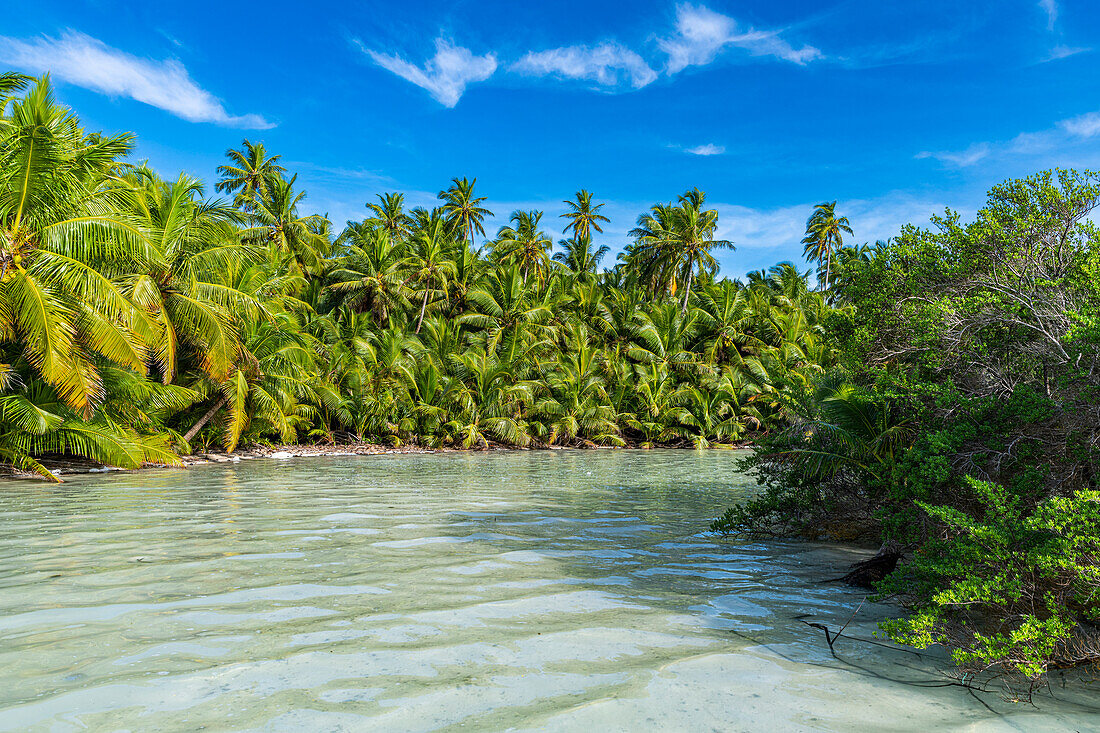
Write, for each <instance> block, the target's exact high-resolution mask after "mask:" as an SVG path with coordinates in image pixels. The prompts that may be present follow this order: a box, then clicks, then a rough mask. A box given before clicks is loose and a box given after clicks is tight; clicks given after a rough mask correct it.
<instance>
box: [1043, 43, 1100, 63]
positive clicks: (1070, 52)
mask: <svg viewBox="0 0 1100 733" xmlns="http://www.w3.org/2000/svg"><path fill="white" fill-rule="evenodd" d="M1091 50H1092V49H1091V48H1086V47H1083V46H1062V45H1059V46H1055V47H1054V48H1052V49H1050V53H1049V54H1047V56H1046V58H1044V59H1043V62H1047V61H1058V60H1059V59H1067V58H1069V57H1070V56H1076V55H1077V54H1079V53H1087V52H1088V51H1091Z"/></svg>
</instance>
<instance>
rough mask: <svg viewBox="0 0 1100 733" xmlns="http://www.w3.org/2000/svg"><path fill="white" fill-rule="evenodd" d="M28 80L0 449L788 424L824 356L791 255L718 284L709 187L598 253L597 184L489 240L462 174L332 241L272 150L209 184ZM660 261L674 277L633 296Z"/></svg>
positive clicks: (1, 242) (243, 155)
mask: <svg viewBox="0 0 1100 733" xmlns="http://www.w3.org/2000/svg"><path fill="white" fill-rule="evenodd" d="M24 88H25V89H26V90H27V91H26V93H25V94H24V96H23V97H20V98H10V97H4V100H5V104H4V107H3V108H2V109H0V118H2V122H3V124H2V125H0V229H2V230H3V232H4V233H5V237H4V238H3V239H0V350H2V352H3V354H2V356H0V361H2V362H3V363H4V364H6V365H7V366H4V367H2V375H3V392H2V393H0V396H2V397H3V399H4V400H5V402H4V403H3V405H2V407H0V431H4V432H2V433H0V456H2V458H3V459H4V460H5V461H6V462H8V463H9V464H11V465H13V466H18V467H19V468H23V469H28V470H35V471H38V472H39V473H43V474H46V475H50V474H49V473H48V472H47V471H46V470H45V469H44V468H43V467H42V465H41V463H40V462H38V460H37V459H38V458H39V457H42V454H43V453H67V454H78V455H83V456H85V457H87V458H90V459H94V460H99V461H103V462H108V463H113V464H115V465H121V466H127V467H134V466H137V465H140V464H141V463H142V462H146V461H153V462H157V463H172V462H178V460H179V459H178V452H186V451H188V450H191V449H192V448H202V449H208V448H211V447H213V446H216V445H219V444H220V446H221V447H222V448H223V449H225V450H227V451H232V450H234V449H236V447H237V446H238V445H240V444H249V443H258V444H267V443H270V442H272V441H279V442H283V443H290V442H295V441H298V440H320V441H326V442H336V441H347V440H358V441H378V442H383V443H387V444H392V445H401V444H409V443H416V444H422V445H430V446H455V447H464V448H485V447H488V446H489V445H490V444H494V443H495V444H503V445H510V446H530V445H534V446H549V445H570V446H590V445H607V446H621V445H628V444H637V445H644V446H652V445H681V446H691V445H693V446H696V447H700V448H702V447H709V446H715V445H730V444H732V443H733V442H734V441H737V440H740V439H741V438H742V437H743V436H744V435H745V433H746V431H747V430H750V429H757V428H760V427H762V426H766V425H769V424H774V423H776V422H777V421H782V420H783V419H784V418H783V415H782V412H781V410H780V408H779V407H778V405H779V404H780V403H781V402H782V399H783V395H784V394H785V393H786V391H787V389H788V388H787V387H786V386H785V385H786V384H787V382H789V381H792V380H793V381H795V382H798V383H803V384H804V383H805V382H806V381H807V380H808V377H806V376H802V377H798V376H796V375H799V374H803V373H809V372H813V371H816V370H817V369H819V364H820V363H822V361H824V360H828V359H831V358H832V352H831V351H830V350H829V349H827V348H826V347H824V345H823V340H822V326H821V323H822V321H823V320H824V318H825V317H826V316H827V313H828V312H829V310H830V309H829V308H828V307H827V306H826V305H825V303H824V299H823V296H822V295H821V294H820V293H811V292H810V291H809V287H808V285H807V282H806V281H807V274H803V273H799V272H798V271H796V270H794V268H793V267H790V266H786V267H781V268H776V269H775V271H774V272H770V273H764V274H762V275H761V276H760V277H758V278H756V279H754V280H752V281H750V282H749V283H747V284H745V283H740V282H736V281H717V282H716V281H715V280H714V278H713V275H714V273H715V272H716V270H717V262H716V261H715V259H714V257H713V255H711V254H710V252H711V250H713V249H714V248H715V247H722V246H728V245H729V243H728V242H723V241H715V240H714V239H713V233H714V231H715V230H716V227H717V212H716V211H715V210H712V209H707V208H706V206H705V196H704V194H703V193H702V192H701V191H698V190H692V191H689V192H687V193H685V194H684V195H683V196H681V197H680V199H679V202H678V204H677V205H676V206H671V205H670V206H669V207H668V212H669V219H668V221H667V224H668V227H667V229H661V230H660V231H659V232H651V233H650V234H652V235H653V236H650V235H649V234H646V235H643V234H641V233H639V234H637V236H636V238H635V239H636V241H635V248H636V251H637V252H638V253H639V256H638V257H635V258H633V259H632V260H630V259H629V258H628V261H625V262H623V263H621V264H620V265H618V266H616V267H615V268H614V269H612V270H603V271H600V270H599V263H600V261H601V258H603V257H604V256H605V255H606V253H607V251H608V247H607V245H598V244H594V243H593V241H592V238H593V236H594V235H596V234H599V233H601V232H602V231H603V225H604V224H606V223H607V222H608V218H607V217H606V216H604V215H603V214H602V213H600V212H601V209H602V207H603V204H601V203H598V202H596V201H595V200H594V197H593V195H592V194H591V193H590V192H588V191H586V190H581V191H578V192H577V194H576V196H575V198H574V199H573V200H568V201H565V202H564V204H565V206H566V209H567V210H566V211H565V213H563V214H562V215H561V218H563V219H565V222H564V224H565V226H564V230H563V232H564V233H567V234H569V235H570V236H571V238H570V239H569V240H565V241H563V242H562V243H560V251H557V252H554V251H553V250H554V246H553V240H552V238H551V236H550V235H549V234H548V233H546V232H545V231H544V230H543V228H542V227H543V226H544V224H543V222H544V220H545V217H544V214H543V212H540V211H517V212H515V213H514V214H513V215H512V217H511V219H510V223H509V224H508V225H507V226H504V227H502V228H501V229H500V230H499V231H498V232H497V233H496V235H495V236H492V237H490V238H488V239H487V240H482V246H481V247H480V248H479V247H478V237H479V236H480V237H482V238H484V237H485V236H486V232H485V227H484V221H485V220H486V219H487V218H489V217H491V216H492V212H491V211H489V210H488V209H487V208H485V207H484V205H483V204H484V202H485V200H486V199H485V197H484V196H480V195H478V192H477V190H476V183H477V179H475V178H465V177H464V178H454V179H452V181H451V183H450V185H449V186H448V187H446V188H445V189H443V190H442V191H440V193H439V203H440V205H439V206H438V207H436V208H434V209H431V210H429V209H422V208H414V209H411V210H406V209H405V199H404V196H403V195H402V194H399V193H387V194H382V195H380V196H378V197H377V200H376V202H375V201H372V202H370V203H368V204H367V206H366V209H367V211H366V218H364V219H362V220H360V221H350V222H348V223H347V225H346V226H345V227H344V229H343V230H342V231H341V232H339V234H337V235H336V236H333V234H334V232H333V231H332V230H333V227H332V224H331V222H330V221H329V220H328V219H327V218H325V217H322V216H318V215H316V214H312V213H310V212H309V211H308V210H307V209H306V206H307V199H306V195H305V192H304V191H302V190H301V189H300V187H299V186H298V185H297V179H296V177H295V176H294V175H293V173H291V172H288V171H287V170H286V168H285V167H284V166H283V165H282V162H281V158H280V156H279V155H273V154H271V153H270V152H269V151H267V150H266V149H265V148H264V146H263V145H262V144H259V143H254V142H252V141H249V140H245V141H243V143H242V145H241V147H240V148H237V149H231V150H228V151H227V152H226V158H227V161H226V164H225V165H223V166H221V167H220V168H219V169H218V173H219V175H220V180H219V181H217V183H216V186H215V190H216V191H218V192H221V193H224V194H230V195H232V197H233V198H232V201H231V202H224V201H221V200H218V199H212V198H209V197H208V196H207V190H206V187H205V186H204V185H203V184H202V182H200V181H198V180H196V179H193V178H190V177H188V176H187V175H179V176H177V177H176V178H175V179H174V180H163V179H161V178H160V177H159V176H158V175H157V174H156V173H155V172H154V171H152V170H151V169H149V168H148V167H147V166H144V165H140V164H139V165H131V164H128V163H126V162H123V160H122V158H123V156H125V155H126V154H127V153H128V152H129V150H130V147H131V138H130V137H129V136H119V137H115V138H106V137H103V136H101V135H95V134H87V133H85V132H84V131H83V130H82V129H81V127H80V125H79V122H78V120H77V118H76V117H75V116H74V115H73V114H72V113H71V112H70V111H68V110H66V109H64V108H62V107H60V106H59V105H57V104H56V103H55V102H54V101H53V99H52V96H51V92H50V85H49V81H48V80H46V79H43V80H39V81H37V82H35V83H34V84H30V82H29V80H26V79H23V78H22V77H16V76H14V75H7V76H4V77H2V78H0V94H3V95H11V94H13V93H17V92H19V91H20V90H21V89H24ZM643 252H644V253H646V254H644V255H642V254H641V253H643ZM653 268H656V270H659V271H661V272H664V273H666V274H667V275H668V279H667V280H666V281H663V282H662V283H661V284H662V287H656V288H651V289H650V290H648V291H647V284H646V281H647V278H650V277H651V275H652V274H653V272H655V271H656V270H654V269H653ZM666 284H667V285H668V287H667V288H666V287H663V286H664V285H666ZM758 398H759V399H758ZM156 436H160V437H156Z"/></svg>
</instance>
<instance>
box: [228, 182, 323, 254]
mask: <svg viewBox="0 0 1100 733" xmlns="http://www.w3.org/2000/svg"><path fill="white" fill-rule="evenodd" d="M297 178H298V177H297V176H292V177H291V178H290V180H286V179H284V178H276V179H274V180H271V181H269V182H268V184H267V193H266V194H265V195H262V196H259V197H258V198H256V199H255V200H254V201H253V202H252V204H251V205H250V209H249V211H250V213H251V216H252V220H253V223H252V226H250V227H248V228H247V229H245V230H244V232H243V233H242V237H243V238H244V239H245V240H246V241H251V242H265V243H267V244H269V245H270V246H271V247H272V249H273V250H274V251H275V253H277V254H280V255H284V256H285V257H287V258H289V262H290V263H291V264H292V269H295V270H297V271H298V272H300V273H303V274H316V273H319V272H320V270H321V266H322V265H321V260H322V258H323V257H324V256H325V255H326V254H328V249H329V246H330V244H329V241H328V238H327V237H326V236H325V234H324V232H326V231H327V230H328V227H327V226H325V225H324V221H325V220H324V217H321V216H317V215H316V214H312V215H308V216H303V215H301V214H299V213H298V204H300V203H301V202H302V200H303V199H304V198H305V197H306V194H305V192H304V191H302V192H300V193H296V192H295V191H294V183H295V181H296V180H297Z"/></svg>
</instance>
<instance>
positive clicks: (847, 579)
mask: <svg viewBox="0 0 1100 733" xmlns="http://www.w3.org/2000/svg"><path fill="white" fill-rule="evenodd" d="M902 555H903V553H902V550H901V546H900V545H899V544H897V543H896V542H887V543H886V544H885V545H883V546H882V547H881V548H879V551H878V552H877V553H876V554H875V556H874V557H871V558H868V559H866V560H860V561H859V562H857V563H855V564H853V565H852V568H851V570H849V571H848V572H847V573H846V574H844V575H842V576H840V577H839V578H830V579H829V580H827V581H825V582H826V583H847V584H848V585H854V586H858V587H860V588H874V587H875V584H876V583H878V582H879V581H880V580H882V579H883V578H885V577H886V576H887V575H889V574H890V573H892V572H894V568H896V567H897V566H898V561H899V560H901V558H902Z"/></svg>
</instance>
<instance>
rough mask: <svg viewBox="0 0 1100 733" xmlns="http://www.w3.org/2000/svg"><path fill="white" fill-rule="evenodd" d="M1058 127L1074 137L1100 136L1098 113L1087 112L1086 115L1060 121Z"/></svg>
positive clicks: (1099, 113) (1099, 117) (1099, 116)
mask: <svg viewBox="0 0 1100 733" xmlns="http://www.w3.org/2000/svg"><path fill="white" fill-rule="evenodd" d="M1058 127H1060V128H1062V129H1063V130H1065V131H1066V132H1068V133H1069V134H1070V135H1072V136H1074V137H1078V138H1089V137H1095V136H1096V135H1098V134H1100V112H1089V113H1088V114H1083V115H1078V116H1077V117H1071V118H1070V119H1068V120H1062V121H1061V122H1059V123H1058Z"/></svg>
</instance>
